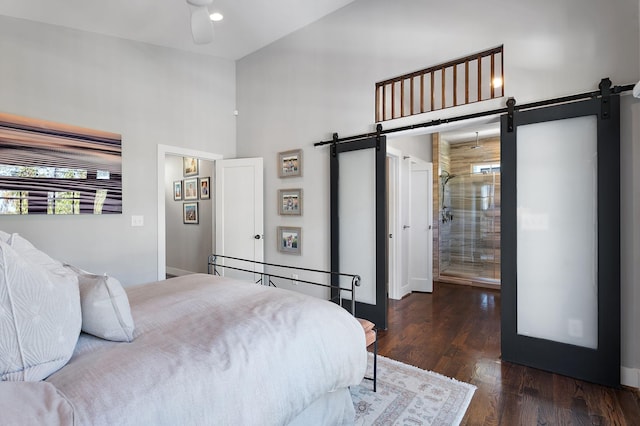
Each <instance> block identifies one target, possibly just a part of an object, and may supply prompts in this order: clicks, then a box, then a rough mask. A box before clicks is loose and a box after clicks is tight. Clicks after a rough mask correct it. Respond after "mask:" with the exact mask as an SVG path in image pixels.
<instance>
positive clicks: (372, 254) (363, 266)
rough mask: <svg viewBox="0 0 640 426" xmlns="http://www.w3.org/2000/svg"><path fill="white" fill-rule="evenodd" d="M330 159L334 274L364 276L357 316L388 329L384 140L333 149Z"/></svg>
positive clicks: (364, 140) (370, 140) (385, 150)
mask: <svg viewBox="0 0 640 426" xmlns="http://www.w3.org/2000/svg"><path fill="white" fill-rule="evenodd" d="M330 155H331V160H330V165H331V171H330V174H331V270H332V271H334V272H342V273H348V274H358V275H360V277H361V278H362V280H361V284H360V287H357V288H356V297H355V301H356V306H355V309H356V312H355V313H356V316H358V317H360V318H366V319H368V320H370V321H372V322H373V323H374V324H376V326H377V327H378V328H380V329H386V328H387V300H388V299H387V262H386V244H387V238H386V235H387V231H386V229H387V228H386V226H387V199H386V178H387V177H386V176H387V169H386V155H387V149H386V138H385V137H384V136H380V137H377V138H369V139H362V140H358V141H352V142H344V143H340V144H335V145H332V146H331V148H330ZM337 282H338V280H337V277H334V281H333V284H334V285H335V284H336V283H337ZM335 293H336V292H335V291H334V292H333V294H332V297H335V296H336V294H335ZM343 293H344V292H343ZM345 297H347V298H348V299H349V300H348V301H347V302H350V299H351V295H346V296H345ZM343 304H344V303H343ZM346 305H347V306H351V305H350V303H346Z"/></svg>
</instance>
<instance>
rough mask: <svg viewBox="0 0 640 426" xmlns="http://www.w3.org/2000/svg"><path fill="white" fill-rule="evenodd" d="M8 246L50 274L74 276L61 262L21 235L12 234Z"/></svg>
mask: <svg viewBox="0 0 640 426" xmlns="http://www.w3.org/2000/svg"><path fill="white" fill-rule="evenodd" d="M7 242H8V244H9V245H10V246H11V248H13V249H14V250H15V251H16V252H18V254H20V256H22V257H24V258H25V259H27V260H29V261H31V262H32V263H35V264H36V265H40V266H41V267H43V268H44V269H46V270H47V271H49V272H53V273H54V274H57V275H72V274H70V273H69V271H67V270H66V269H65V268H64V266H63V265H62V263H61V262H59V261H57V260H55V259H53V258H51V257H50V256H49V255H48V254H46V253H44V252H42V251H40V250H38V249H37V248H35V247H34V245H33V244H31V242H29V241H28V240H26V239H25V238H23V237H22V236H21V235H19V234H12V235H11V238H9V241H7Z"/></svg>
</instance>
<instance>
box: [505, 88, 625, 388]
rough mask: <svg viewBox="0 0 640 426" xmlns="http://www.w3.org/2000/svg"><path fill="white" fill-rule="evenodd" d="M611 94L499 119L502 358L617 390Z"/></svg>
mask: <svg viewBox="0 0 640 426" xmlns="http://www.w3.org/2000/svg"><path fill="white" fill-rule="evenodd" d="M619 133H620V124H619V97H618V96H617V95H612V96H607V97H605V98H604V99H600V98H595V99H591V100H587V101H580V102H574V103H568V104H561V105H556V106H551V107H545V108H538V109H534V110H528V111H520V112H519V111H515V112H514V114H513V118H512V120H510V118H509V117H508V115H505V116H503V117H502V135H501V155H502V165H501V171H502V212H501V215H502V216H501V220H502V358H503V359H504V360H505V361H511V362H514V363H519V364H524V365H528V366H531V367H536V368H540V369H543V370H547V371H551V372H555V373H560V374H563V375H567V376H571V377H575V378H578V379H582V380H587V381H591V382H595V383H600V384H605V385H609V386H619V384H620V146H619V145H620V141H619V139H620V135H619Z"/></svg>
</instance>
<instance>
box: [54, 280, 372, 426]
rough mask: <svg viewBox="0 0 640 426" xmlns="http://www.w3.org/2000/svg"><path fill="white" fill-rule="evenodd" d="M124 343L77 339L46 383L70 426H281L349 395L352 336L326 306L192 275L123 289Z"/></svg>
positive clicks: (344, 317) (358, 345) (359, 366)
mask: <svg viewBox="0 0 640 426" xmlns="http://www.w3.org/2000/svg"><path fill="white" fill-rule="evenodd" d="M127 293H128V295H129V301H130V304H131V309H132V314H133V318H134V321H135V325H136V331H135V334H134V337H135V339H134V341H133V342H131V343H115V342H108V341H105V340H101V339H98V338H94V337H92V336H89V335H84V334H83V335H82V336H81V337H80V340H79V342H78V345H77V348H76V351H75V353H74V355H73V358H72V359H71V361H70V362H69V364H67V365H66V366H65V367H64V368H62V369H61V370H59V371H58V372H56V373H55V374H53V375H52V376H50V377H49V378H48V379H47V382H49V383H51V384H53V385H54V386H55V387H56V388H57V390H58V391H59V393H60V394H62V395H63V396H64V397H65V398H66V399H67V401H69V402H70V404H71V405H72V407H73V416H74V423H75V424H81V425H143V424H144V425H188V424H192V425H204V424H215V425H282V424H287V423H288V422H289V421H291V420H292V419H294V418H295V417H296V415H297V414H299V413H300V412H302V411H303V410H304V409H305V408H306V407H307V406H309V405H311V404H312V403H313V402H314V401H315V400H316V399H318V398H320V397H321V396H323V395H325V394H326V393H327V392H331V391H334V390H337V389H340V388H345V387H347V386H352V385H357V384H358V383H360V381H361V380H362V377H363V376H364V373H365V368H366V360H367V358H366V350H365V340H364V333H363V332H362V328H361V326H360V325H359V323H358V322H357V321H356V320H355V319H354V318H352V317H351V316H350V315H349V314H348V313H347V312H346V311H345V310H343V309H342V308H340V307H338V306H337V305H335V304H333V303H330V302H326V301H323V300H320V299H315V298H312V297H308V296H305V295H302V294H298V293H294V292H290V291H286V290H281V289H275V288H273V287H264V286H260V285H256V284H250V283H243V282H239V281H235V280H231V279H226V278H221V277H214V276H212V275H204V274H196V275H190V276H185V277H179V278H174V279H170V280H166V281H159V282H157V283H151V284H146V285H143V286H138V287H131V288H129V289H127Z"/></svg>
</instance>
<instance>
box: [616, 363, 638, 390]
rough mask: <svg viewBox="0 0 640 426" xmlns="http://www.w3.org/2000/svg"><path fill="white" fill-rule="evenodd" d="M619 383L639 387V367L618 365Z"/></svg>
mask: <svg viewBox="0 0 640 426" xmlns="http://www.w3.org/2000/svg"><path fill="white" fill-rule="evenodd" d="M620 383H621V384H622V385H623V386H628V387H631V388H636V389H638V388H640V369H638V368H629V367H620Z"/></svg>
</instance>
